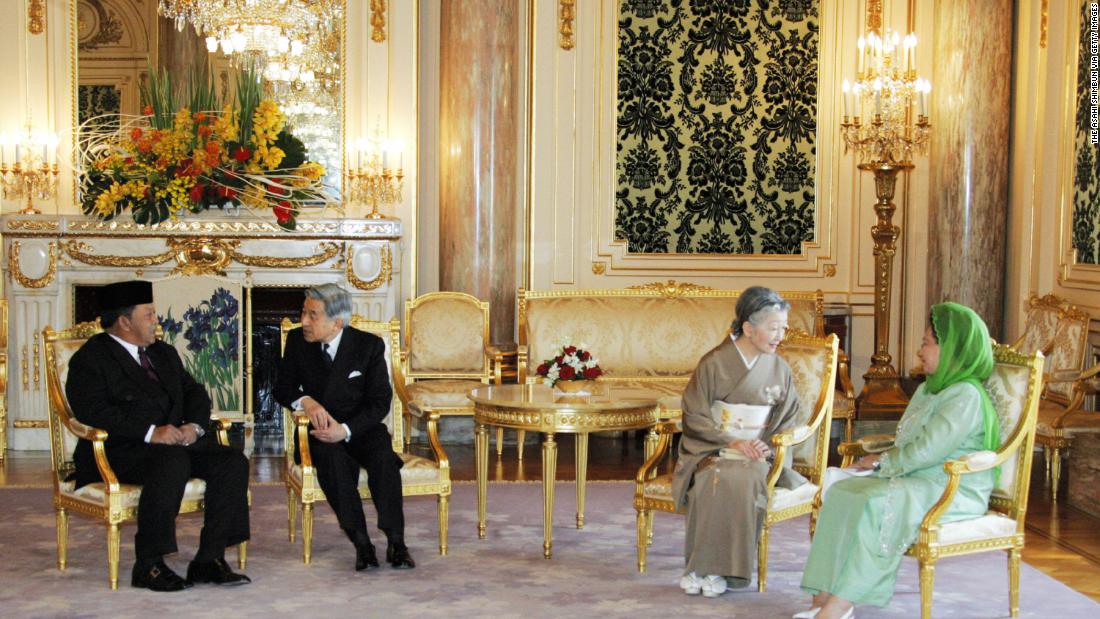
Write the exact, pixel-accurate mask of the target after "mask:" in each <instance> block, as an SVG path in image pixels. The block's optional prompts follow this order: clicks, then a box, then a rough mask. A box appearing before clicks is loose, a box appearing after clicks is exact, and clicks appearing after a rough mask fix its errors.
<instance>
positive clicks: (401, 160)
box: [397, 151, 405, 170]
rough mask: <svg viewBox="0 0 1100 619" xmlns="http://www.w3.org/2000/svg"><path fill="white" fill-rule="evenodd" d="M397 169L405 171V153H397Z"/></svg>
mask: <svg viewBox="0 0 1100 619" xmlns="http://www.w3.org/2000/svg"><path fill="white" fill-rule="evenodd" d="M397 169H398V170H404V169H405V153H404V151H402V152H399V153H397Z"/></svg>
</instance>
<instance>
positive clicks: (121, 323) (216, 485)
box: [65, 281, 250, 591]
mask: <svg viewBox="0 0 1100 619" xmlns="http://www.w3.org/2000/svg"><path fill="white" fill-rule="evenodd" d="M99 317H100V324H101V325H102V326H103V329H104V331H105V333H100V334H98V335H94V336H92V337H91V338H89V339H88V341H87V342H85V344H84V345H83V346H81V347H80V350H78V351H77V352H76V353H75V354H73V356H72V359H71V360H70V361H69V375H68V380H67V382H66V384H65V394H66V396H67V397H68V400H69V404H70V406H72V409H73V414H74V415H75V416H76V418H77V420H78V421H80V422H81V423H85V424H88V425H90V426H94V427H97V428H102V429H104V430H106V431H107V432H108V435H109V436H108V438H107V442H106V452H107V461H108V462H109V463H110V464H111V468H112V469H114V472H115V474H116V475H117V477H118V480H119V481H120V482H122V483H125V484H139V485H141V486H142V490H141V498H140V500H139V502H138V521H137V534H136V535H135V537H134V550H135V551H136V555H137V560H136V561H135V562H134V569H133V577H132V580H131V583H132V584H133V586H135V587H144V588H147V589H152V590H153V591H179V590H181V589H186V588H188V587H190V586H191V585H192V583H196V582H199V583H203V582H208V583H215V584H224V585H239V584H245V583H248V582H250V580H249V578H248V577H247V576H245V575H243V574H236V573H234V572H233V571H232V570H231V569H229V565H228V564H227V563H226V562H225V548H226V547H227V546H234V545H236V544H239V543H241V542H243V541H246V540H247V539H248V536H249V526H248V497H247V494H248V459H247V458H245V456H244V454H242V453H241V452H240V451H238V450H235V449H232V448H230V447H225V446H222V445H219V444H218V443H217V441H216V440H215V434H214V432H213V430H212V428H210V398H209V396H207V394H206V390H205V389H203V387H202V385H200V384H198V383H197V382H195V379H194V378H192V377H191V375H190V374H188V373H187V370H185V369H184V368H183V363H182V362H181V361H180V357H179V354H178V353H177V352H176V349H175V348H172V347H171V346H169V345H168V344H165V343H164V342H159V341H157V340H156V328H157V312H156V308H155V307H154V305H153V287H152V284H150V283H149V282H144V281H128V282H119V283H116V284H110V285H108V286H104V287H103V288H101V289H100V290H99ZM73 460H74V462H75V465H76V485H77V487H81V486H84V485H87V484H90V483H94V482H98V481H102V479H101V478H100V474H99V469H98V468H97V467H96V463H95V456H94V454H93V452H92V445H91V443H89V442H88V441H85V440H81V441H80V442H79V443H78V444H77V446H76V450H75V452H74V454H73ZM192 477H198V478H201V479H204V480H206V495H205V503H206V514H205V520H204V523H203V528H202V534H201V537H200V540H199V550H198V552H197V553H196V554H195V557H194V559H193V560H192V561H191V564H190V565H189V566H188V568H187V580H184V579H182V578H180V577H179V576H178V575H177V574H176V573H175V572H173V571H172V569H171V568H169V567H168V566H167V565H165V563H164V555H166V554H170V553H174V552H176V516H177V515H178V514H179V509H180V502H181V501H182V500H183V494H184V489H185V487H186V485H187V481H188V479H190V478H192Z"/></svg>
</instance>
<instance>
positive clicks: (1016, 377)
mask: <svg viewBox="0 0 1100 619" xmlns="http://www.w3.org/2000/svg"><path fill="white" fill-rule="evenodd" d="M1030 370H1031V368H1030V367H1029V366H1027V365H1017V364H1006V363H998V364H997V365H996V366H994V370H993V373H992V374H990V375H989V378H987V379H986V380H985V383H983V384H984V385H985V391H986V393H988V394H989V399H990V401H992V403H993V408H994V409H996V411H997V419H998V420H999V422H1000V435H1001V440H1007V439H1008V438H1009V437H1011V436H1012V433H1013V432H1015V431H1016V428H1017V427H1018V426H1019V425H1020V422H1021V419H1022V417H1023V416H1024V415H1025V414H1026V412H1027V410H1026V409H1025V408H1024V407H1025V405H1026V404H1027V403H1028V399H1027V396H1028V387H1029V382H1028V381H1029V380H1030V378H1031V376H1030ZM1018 459H1019V454H1014V455H1012V456H1011V457H1009V458H1008V459H1007V460H1005V461H1004V462H1003V463H1001V475H1000V478H999V482H998V485H997V487H996V488H994V489H993V493H994V495H996V496H1000V497H1005V498H1010V497H1012V496H1014V495H1015V493H1016V482H1017V476H1016V469H1017V467H1018V466H1019V463H1018Z"/></svg>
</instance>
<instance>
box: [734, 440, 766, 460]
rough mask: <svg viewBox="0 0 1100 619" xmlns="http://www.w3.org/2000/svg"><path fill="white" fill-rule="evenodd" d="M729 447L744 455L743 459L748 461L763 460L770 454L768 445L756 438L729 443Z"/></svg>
mask: <svg viewBox="0 0 1100 619" xmlns="http://www.w3.org/2000/svg"><path fill="white" fill-rule="evenodd" d="M729 447H730V448H731V449H736V450H737V451H740V452H741V453H743V454H745V457H747V458H748V459H750V460H763V459H765V458H767V457H768V456H770V455H771V454H772V450H771V448H769V447H768V444H767V443H765V442H764V441H762V440H760V439H757V438H754V439H752V440H747V441H746V440H737V441H731V442H730V444H729Z"/></svg>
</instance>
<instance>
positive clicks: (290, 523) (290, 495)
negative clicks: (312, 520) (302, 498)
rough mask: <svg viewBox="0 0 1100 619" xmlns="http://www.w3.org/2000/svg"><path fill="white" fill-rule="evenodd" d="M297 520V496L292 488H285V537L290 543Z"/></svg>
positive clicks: (292, 540)
mask: <svg viewBox="0 0 1100 619" xmlns="http://www.w3.org/2000/svg"><path fill="white" fill-rule="evenodd" d="M297 521H298V497H296V496H294V490H293V489H291V488H287V489H286V537H287V539H289V540H290V543H291V544H293V543H294V536H295V533H296V531H295V530H294V529H295V527H296V525H297Z"/></svg>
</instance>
